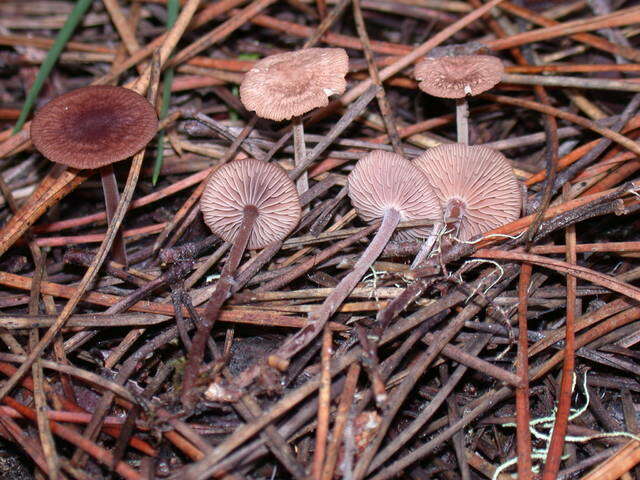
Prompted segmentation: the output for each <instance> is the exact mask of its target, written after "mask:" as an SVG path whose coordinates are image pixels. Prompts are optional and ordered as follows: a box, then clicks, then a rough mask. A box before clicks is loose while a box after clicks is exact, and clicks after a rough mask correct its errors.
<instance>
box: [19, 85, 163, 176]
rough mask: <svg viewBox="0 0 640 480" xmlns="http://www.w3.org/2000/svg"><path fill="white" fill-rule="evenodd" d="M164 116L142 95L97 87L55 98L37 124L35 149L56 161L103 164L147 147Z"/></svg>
mask: <svg viewBox="0 0 640 480" xmlns="http://www.w3.org/2000/svg"><path fill="white" fill-rule="evenodd" d="M157 128H158V117H157V115H156V111H155V109H154V108H153V106H152V105H151V104H150V103H149V102H148V101H147V99H146V98H144V97H143V96H142V95H139V94H137V93H136V92H134V91H132V90H129V89H128V88H123V87H113V86H107V85H99V86H98V85H95V86H89V87H84V88H79V89H77V90H73V91H71V92H69V93H65V94H64V95H60V96H59V97H56V98H54V99H53V100H51V101H50V102H49V103H47V104H46V105H45V106H44V107H43V108H41V109H40V110H39V111H38V112H37V113H36V115H35V117H34V119H33V121H32V122H31V139H32V140H33V144H34V145H35V147H36V148H37V149H38V150H39V151H40V153H42V154H43V155H44V156H45V157H47V158H48V159H49V160H51V161H52V162H56V163H62V164H64V165H67V166H69V167H74V168H80V169H82V168H99V167H102V166H104V165H108V164H110V163H113V162H117V161H120V160H124V159H125V158H128V157H130V156H131V155H133V154H134V153H136V152H138V151H139V150H141V149H142V148H143V147H144V146H145V145H146V144H147V143H149V141H150V140H151V139H152V138H153V136H154V135H155V134H156V130H157Z"/></svg>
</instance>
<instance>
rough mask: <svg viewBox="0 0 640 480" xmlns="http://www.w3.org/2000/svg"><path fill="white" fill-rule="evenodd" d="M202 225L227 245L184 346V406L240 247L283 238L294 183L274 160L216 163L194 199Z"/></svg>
mask: <svg viewBox="0 0 640 480" xmlns="http://www.w3.org/2000/svg"><path fill="white" fill-rule="evenodd" d="M200 210H201V211H202V215H203V217H204V221H205V223H206V224H207V226H208V227H209V228H210V229H211V230H212V231H213V233H215V234H216V235H218V236H219V237H221V238H222V239H223V240H225V241H227V242H232V243H233V246H232V248H231V251H230V252H229V256H228V258H227V262H226V263H225V265H224V268H223V269H222V272H221V274H220V279H219V280H218V283H217V284H216V287H215V289H214V291H213V294H212V295H211V298H210V299H209V302H208V303H207V306H206V308H205V314H204V318H203V319H202V321H201V322H200V323H199V325H198V327H197V330H196V333H195V335H194V337H193V340H192V342H191V347H190V348H189V353H188V358H187V365H186V367H185V370H184V378H183V382H182V395H181V398H182V403H183V405H185V407H187V408H188V407H190V406H191V404H192V399H193V398H194V397H193V395H194V389H193V387H194V386H195V384H196V382H197V376H198V370H199V368H200V365H201V364H202V362H203V360H204V354H205V346H206V342H207V339H208V338H209V335H210V334H211V330H212V328H213V326H214V325H215V322H216V320H217V318H218V315H219V312H220V309H221V308H222V306H223V304H224V302H225V301H226V300H227V299H228V298H229V296H230V295H231V293H232V291H233V286H234V280H233V278H234V275H235V274H236V270H237V269H238V266H239V265H240V261H241V259H242V255H243V254H244V252H245V250H246V249H257V248H263V247H265V246H267V245H269V244H272V243H273V242H277V241H281V240H283V239H284V238H285V237H286V236H287V235H288V234H289V233H291V231H292V230H293V229H294V228H295V226H296V225H297V224H298V221H299V220H300V210H301V208H300V200H299V198H298V194H297V193H296V187H295V185H294V184H293V182H292V181H291V180H290V179H289V177H288V176H287V174H286V172H285V171H284V170H282V169H281V168H280V167H279V166H278V165H275V164H272V163H267V162H263V161H260V160H256V159H253V158H248V159H243V160H237V161H234V162H231V163H228V164H226V165H224V166H222V167H220V168H219V169H218V170H217V171H216V173H215V174H214V175H212V177H211V179H210V180H209V183H208V184H207V186H206V188H205V190H204V192H203V194H202V199H201V200H200Z"/></svg>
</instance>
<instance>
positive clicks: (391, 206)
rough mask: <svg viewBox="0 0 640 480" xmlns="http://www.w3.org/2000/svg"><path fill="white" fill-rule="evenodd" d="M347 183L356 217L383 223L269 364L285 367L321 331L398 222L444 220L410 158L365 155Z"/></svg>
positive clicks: (383, 153)
mask: <svg viewBox="0 0 640 480" xmlns="http://www.w3.org/2000/svg"><path fill="white" fill-rule="evenodd" d="M348 183H349V197H350V198H351V203H352V204H353V206H354V207H355V209H356V212H357V213H358V215H360V217H362V218H363V219H364V220H366V221H377V220H381V223H380V227H379V229H378V232H377V233H376V235H375V236H374V238H373V239H372V240H371V242H370V243H369V245H368V246H367V248H366V249H365V251H364V252H363V253H362V255H361V256H360V258H359V259H358V260H357V261H356V263H355V265H354V267H353V270H351V272H349V273H348V274H347V275H346V276H345V277H344V278H342V280H341V281H340V283H339V284H338V285H337V286H336V287H335V288H334V289H333V290H332V291H331V293H330V294H329V295H328V296H327V297H326V299H325V300H324V302H322V305H320V306H319V307H318V308H316V309H314V311H313V312H311V313H310V315H309V324H308V325H307V326H306V327H305V328H303V329H302V330H300V331H299V332H298V333H296V334H295V335H294V336H293V337H290V338H289V339H288V340H287V341H286V342H285V343H284V344H283V346H282V347H281V348H280V349H279V350H278V351H277V352H276V353H275V354H273V355H272V356H271V360H270V361H269V364H271V365H287V362H288V360H289V359H290V358H291V357H292V356H293V355H295V354H296V353H297V352H299V351H300V350H301V349H302V348H304V347H305V346H306V345H308V344H309V343H310V342H311V341H312V340H313V339H314V338H315V337H316V336H317V335H318V334H319V333H320V332H321V331H322V328H323V326H324V325H325V324H326V322H327V321H328V320H329V318H330V317H331V316H332V315H333V314H334V313H335V312H336V310H337V309H338V308H339V307H340V305H341V304H342V302H344V300H345V299H346V298H347V297H348V296H349V294H350V293H351V291H352V290H353V289H354V288H355V287H356V285H357V284H358V282H359V281H360V280H361V279H362V277H363V276H364V274H365V273H366V272H367V270H368V269H369V268H370V267H371V265H372V264H373V262H375V260H376V259H377V258H378V257H379V256H380V254H381V253H382V251H383V250H384V247H385V246H386V245H387V243H388V242H389V240H390V239H391V237H392V235H393V234H394V232H395V231H396V227H397V226H398V224H399V223H400V222H401V221H409V220H433V221H434V222H436V223H437V221H438V219H440V217H441V216H442V211H441V207H440V201H439V200H438V198H437V196H436V194H435V192H434V191H433V189H432V188H431V186H430V185H429V182H428V181H427V178H426V176H425V175H424V174H423V173H422V172H421V171H420V170H419V169H418V168H417V167H416V166H415V165H413V164H412V163H411V162H410V161H409V160H407V159H405V158H404V157H402V156H400V155H397V154H395V153H391V152H386V151H382V150H376V151H373V152H371V153H369V154H367V155H365V156H364V157H362V158H361V159H360V160H359V161H358V163H357V164H356V166H355V168H354V169H353V171H352V172H351V173H350V174H349V177H348ZM411 233H412V234H413V235H415V236H423V235H424V234H425V233H426V232H425V231H424V230H421V229H412V230H411Z"/></svg>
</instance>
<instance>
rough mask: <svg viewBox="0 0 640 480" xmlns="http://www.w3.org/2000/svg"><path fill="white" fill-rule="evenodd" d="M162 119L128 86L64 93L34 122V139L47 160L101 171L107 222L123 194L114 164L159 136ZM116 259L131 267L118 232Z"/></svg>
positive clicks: (32, 129)
mask: <svg viewBox="0 0 640 480" xmlns="http://www.w3.org/2000/svg"><path fill="white" fill-rule="evenodd" d="M157 126H158V117H157V115H156V111H155V109H154V108H153V106H152V105H151V104H150V103H149V102H148V101H147V99H146V98H144V97H143V96H142V95H139V94H138V93H136V92H134V91H133V90H129V89H127V88H123V87H114V86H107V85H93V86H89V87H83V88H79V89H77V90H73V91H71V92H68V93H65V94H64V95H60V96H59V97H56V98H54V99H53V100H51V101H50V102H49V103H47V104H46V105H45V106H44V107H43V108H41V109H40V110H39V111H38V112H37V113H36V115H35V117H34V119H33V122H32V123H31V139H32V140H33V144H34V145H35V147H36V148H37V149H38V150H39V151H40V153H42V154H43V155H44V156H45V157H47V158H48V159H49V160H51V161H52V162H55V163H59V164H62V165H66V166H68V167H73V168H78V169H85V168H91V169H101V172H100V177H101V179H102V187H103V191H104V194H105V206H106V210H107V218H108V219H110V218H112V216H113V212H114V211H115V209H116V207H117V205H118V201H119V197H120V195H119V193H118V186H117V183H116V179H115V176H114V174H113V167H112V166H111V165H112V164H113V163H115V162H118V161H121V160H124V159H126V158H129V157H130V156H132V155H133V154H135V153H137V152H138V151H140V150H142V149H143V148H144V147H145V146H146V145H147V143H149V141H150V140H151V139H152V138H153V136H154V135H155V134H156V129H157ZM113 252H114V259H115V260H116V261H118V262H119V263H122V264H124V265H126V262H127V258H126V252H125V247H124V241H123V239H122V233H121V232H119V233H118V236H117V237H116V239H115V241H114V248H113Z"/></svg>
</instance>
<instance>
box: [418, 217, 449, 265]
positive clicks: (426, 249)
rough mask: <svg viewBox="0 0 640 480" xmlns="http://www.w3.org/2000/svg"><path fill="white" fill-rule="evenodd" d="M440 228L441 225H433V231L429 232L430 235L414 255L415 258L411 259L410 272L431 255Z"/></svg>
mask: <svg viewBox="0 0 640 480" xmlns="http://www.w3.org/2000/svg"><path fill="white" fill-rule="evenodd" d="M441 228H442V223H436V224H434V225H433V230H432V231H431V235H429V237H428V238H427V239H426V240H425V241H424V243H423V244H422V247H420V251H418V254H417V255H416V258H414V259H413V262H412V263H411V267H410V268H411V270H413V269H415V268H417V267H418V265H420V264H421V263H422V261H423V260H424V259H425V258H426V257H427V256H428V255H429V254H430V253H431V249H432V248H433V245H434V244H435V243H436V240H437V239H438V232H439V231H440V229H441Z"/></svg>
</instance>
